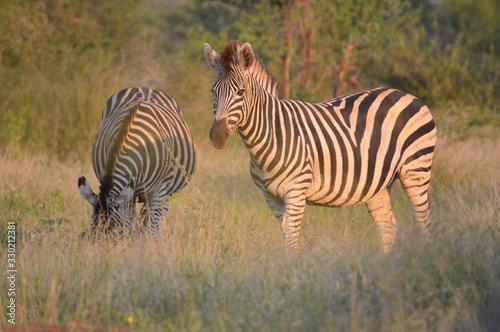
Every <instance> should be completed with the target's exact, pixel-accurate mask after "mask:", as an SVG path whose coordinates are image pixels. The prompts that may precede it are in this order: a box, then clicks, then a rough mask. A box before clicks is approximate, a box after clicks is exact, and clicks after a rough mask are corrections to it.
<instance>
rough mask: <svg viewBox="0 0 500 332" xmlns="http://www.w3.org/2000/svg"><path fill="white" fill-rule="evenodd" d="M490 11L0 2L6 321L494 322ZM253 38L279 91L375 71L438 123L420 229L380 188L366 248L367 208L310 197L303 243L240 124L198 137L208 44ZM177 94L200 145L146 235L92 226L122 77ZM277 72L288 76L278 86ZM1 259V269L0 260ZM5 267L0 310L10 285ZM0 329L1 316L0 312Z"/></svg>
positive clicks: (375, 5) (205, 107)
mask: <svg viewBox="0 0 500 332" xmlns="http://www.w3.org/2000/svg"><path fill="white" fill-rule="evenodd" d="M498 11H499V8H498V5H497V4H496V1H495V0H483V1H479V2H478V1H473V0H441V1H431V0H428V1H416V0H412V1H396V0H378V1H362V0H345V1H336V2H333V3H332V2H331V1H326V0H316V1H300V0H294V1H246V0H226V1H205V0H179V1H172V2H169V1H162V0H121V1H104V2H103V1H97V0H92V1H84V2H79V1H61V0H37V1H34V0H33V1H23V0H12V1H8V2H2V3H0V32H1V33H0V100H1V102H0V103H1V107H0V121H1V123H2V129H1V130H0V165H1V166H0V211H2V215H1V218H0V235H1V236H0V248H1V249H0V253H1V255H0V257H1V258H2V261H4V262H5V261H6V260H5V257H6V254H5V255H4V253H6V252H7V245H6V244H7V238H6V231H7V223H8V222H15V223H16V230H17V236H18V237H17V251H16V260H17V267H18V273H17V280H16V281H17V290H18V291H17V293H16V301H17V302H16V303H17V320H16V322H17V323H18V324H67V323H69V322H75V321H76V322H82V323H85V324H89V325H90V326H91V327H95V328H96V327H101V326H104V327H106V328H111V327H122V328H133V329H158V330H166V331H196V330H200V331H206V330H215V331H224V330H227V331H234V330H245V331H247V330H248V331H252V330H258V331H270V330H272V331H275V330H276V331H302V330H307V331H331V330H334V331H347V330H348V331H489V330H493V329H494V327H496V326H498V324H500V322H499V321H498V317H499V315H500V312H499V311H498V308H499V307H500V292H499V291H498V290H499V289H500V245H499V243H500V241H499V238H500V217H499V216H500V212H499V208H498V207H499V206H500V177H499V172H498V170H497V168H498V167H495V165H498V164H500V140H499V138H500V137H499V134H498V128H499V126H500V111H499V108H498V105H499V101H500V100H499V94H498V82H499V74H500V61H499V58H498V57H499V52H498V49H499V47H500V41H499V38H500V37H499V36H500V31H499V29H500V28H499V26H500V23H499V21H498V19H497V17H498V16H499V13H498ZM230 39H240V40H242V41H248V42H250V43H252V45H253V47H254V49H255V50H256V51H257V52H258V54H259V56H260V57H261V58H262V60H263V61H264V63H265V64H266V66H267V67H268V68H269V69H270V70H271V71H272V72H273V73H274V74H275V75H276V76H277V77H278V78H279V80H280V81H281V83H282V91H281V94H282V95H284V96H286V95H287V94H289V96H290V97H291V98H300V99H304V100H309V101H314V100H326V99H330V98H332V97H333V96H334V95H338V94H342V93H348V92H350V91H353V90H358V89H361V88H364V87H368V86H375V85H386V86H391V87H395V88H399V89H402V90H405V91H408V92H411V93H414V94H415V95H417V96H419V97H421V98H422V99H424V101H426V102H427V103H428V104H429V105H430V106H431V109H432V112H433V114H434V115H435V117H436V122H437V128H438V146H437V149H436V154H435V158H436V160H435V164H434V166H433V180H432V181H433V183H432V187H433V196H432V198H433V205H434V209H433V213H434V219H433V221H434V225H435V226H434V228H433V232H432V234H433V236H432V241H431V242H430V243H427V242H426V241H425V240H423V239H422V238H420V237H419V236H418V235H417V234H416V232H415V231H414V229H413V226H412V223H411V222H410V220H411V217H410V216H411V211H410V209H409V206H408V202H407V199H406V198H405V195H404V192H403V190H402V189H401V188H399V187H398V186H396V187H395V188H394V189H395V190H394V193H393V197H394V204H393V205H394V209H395V213H396V217H397V218H398V220H399V221H400V223H399V225H400V226H399V227H400V233H399V235H398V239H397V243H396V246H395V248H394V251H393V253H391V254H389V255H383V254H381V251H380V248H379V240H378V235H377V233H376V229H375V225H374V224H373V222H372V221H371V218H370V217H369V215H368V213H367V211H366V208H364V206H356V207H352V208H343V209H326V208H320V207H307V211H306V215H305V219H304V226H303V231H302V234H301V236H302V238H301V244H302V248H301V250H300V252H299V253H297V254H296V255H287V254H285V252H284V248H283V244H282V241H281V235H280V228H279V226H278V225H277V223H276V221H275V219H274V217H273V216H272V214H271V213H270V212H269V211H268V209H267V207H266V204H265V202H264V200H263V198H262V195H261V193H260V191H259V189H258V188H256V187H255V186H254V185H253V183H252V182H251V179H250V176H249V175H248V155H247V152H246V151H245V148H244V147H243V146H242V144H241V142H239V140H238V138H236V137H234V138H232V139H231V142H230V146H229V147H228V148H227V149H226V150H224V151H216V150H214V149H213V148H212V147H211V144H210V142H209V140H208V137H207V134H208V129H209V128H210V125H211V121H212V119H211V118H212V116H211V105H212V96H211V94H210V93H209V90H210V87H211V84H212V82H213V79H214V73H213V71H212V70H211V69H210V68H209V67H208V66H207V65H206V63H205V60H204V58H203V51H202V45H203V42H208V43H210V44H211V45H212V46H213V47H214V49H217V50H221V49H222V48H223V46H224V45H225V43H226V42H227V41H228V40H230ZM136 85H139V86H148V87H151V88H156V89H159V90H161V91H164V92H166V93H168V94H169V95H171V96H172V97H173V98H175V99H176V100H177V102H178V103H179V104H180V106H181V108H182V110H183V114H184V117H185V118H186V121H187V122H188V125H189V126H190V128H191V130H192V131H193V134H194V138H195V141H196V145H197V148H198V151H199V159H198V160H199V163H198V167H197V169H198V171H197V173H196V175H195V177H194V178H193V179H192V180H191V184H190V185H189V186H188V187H187V188H186V189H185V190H184V191H182V192H181V193H180V194H178V195H176V196H175V197H174V198H173V200H172V205H171V211H170V212H169V214H168V216H167V220H166V223H165V229H166V231H165V234H164V237H163V238H162V239H161V241H157V242H153V243H151V242H145V241H144V239H142V238H134V239H124V240H120V241H104V240H99V241H93V240H90V239H89V238H88V237H87V236H86V235H85V234H86V231H87V228H88V227H89V219H90V214H91V207H90V206H89V205H88V203H87V202H86V201H85V200H83V199H82V198H81V197H80V196H79V193H78V191H77V185H76V182H77V178H78V176H79V175H80V174H84V175H85V176H86V177H87V178H88V179H89V180H90V181H91V182H92V183H93V184H94V187H95V186H96V184H97V180H96V179H95V177H93V171H92V168H91V164H90V149H91V147H92V143H93V139H94V136H95V133H96V131H97V128H98V126H99V123H100V121H101V109H102V106H103V104H104V102H105V101H106V100H107V98H108V97H109V96H111V95H112V94H113V93H115V92H116V91H118V90H119V89H122V88H124V87H128V86H136ZM283 86H284V87H283ZM3 269H4V270H5V267H4V268H3ZM7 288H8V280H7V279H6V278H2V279H0V306H1V307H3V308H5V307H6V303H7V302H6V301H7V300H8V296H7V292H6V291H5V290H6V289H7ZM0 324H7V316H6V315H5V314H2V315H0Z"/></svg>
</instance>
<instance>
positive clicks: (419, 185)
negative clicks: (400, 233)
mask: <svg viewBox="0 0 500 332" xmlns="http://www.w3.org/2000/svg"><path fill="white" fill-rule="evenodd" d="M430 178H431V171H430V167H428V168H427V167H424V168H416V169H411V170H407V171H406V172H405V173H404V177H400V180H401V183H402V184H403V188H404V189H405V191H406V195H407V196H408V198H409V199H410V202H411V205H412V209H413V215H414V216H415V220H416V222H417V225H418V226H419V228H420V230H421V232H422V233H423V234H425V235H427V236H428V235H429V228H430V220H431V209H430V204H429V184H430Z"/></svg>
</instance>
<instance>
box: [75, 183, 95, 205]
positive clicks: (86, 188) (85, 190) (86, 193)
mask: <svg viewBox="0 0 500 332" xmlns="http://www.w3.org/2000/svg"><path fill="white" fill-rule="evenodd" d="M78 191H80V194H81V195H82V196H83V198H85V199H86V200H87V202H89V203H90V204H91V205H92V206H94V205H97V203H98V201H99V199H98V197H97V195H96V194H95V193H94V191H93V190H92V186H91V185H90V182H89V181H87V179H86V178H85V177H84V176H80V177H79V178H78Z"/></svg>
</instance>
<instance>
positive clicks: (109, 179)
mask: <svg viewBox="0 0 500 332" xmlns="http://www.w3.org/2000/svg"><path fill="white" fill-rule="evenodd" d="M102 118H103V119H102V123H101V126H100V128H99V130H98V132H97V136H96V138H95V142H94V147H93V152H92V164H93V167H94V172H95V174H96V176H97V179H98V180H99V182H100V192H99V194H98V195H97V194H95V193H94V192H93V191H92V188H91V186H90V183H89V182H88V181H87V179H85V177H83V176H80V178H79V179H78V189H79V191H80V193H81V194H82V196H83V197H84V198H85V199H86V200H87V201H88V202H89V203H90V204H91V205H92V206H93V208H94V213H93V215H92V218H91V222H92V229H93V230H96V229H99V230H102V231H104V232H110V231H118V232H119V233H125V231H128V232H130V231H131V230H132V229H133V226H134V225H133V224H134V223H135V222H136V221H137V218H138V217H137V214H136V212H135V202H136V201H138V202H140V203H144V207H143V209H142V210H141V220H143V221H144V223H145V226H146V227H147V230H148V232H149V233H150V234H152V235H154V236H157V235H158V234H159V230H160V228H161V224H162V222H163V219H164V217H165V215H166V213H167V212H168V208H169V203H170V202H169V197H170V195H172V194H173V193H175V192H177V191H179V190H181V189H182V188H184V186H186V184H187V183H188V180H189V178H190V177H191V175H192V174H193V173H194V171H195V167H196V151H195V146H194V143H193V138H192V136H191V132H190V130H189V128H188V126H187V124H186V123H185V122H184V119H183V118H182V114H181V110H180V108H179V106H178V105H177V103H176V102H175V101H174V100H173V99H172V98H170V97H169V96H167V95H166V94H164V93H162V92H159V91H155V90H152V89H148V88H129V89H123V90H121V91H119V92H117V93H115V94H114V95H113V96H111V98H109V100H108V101H107V102H106V104H105V105H104V108H103V115H102Z"/></svg>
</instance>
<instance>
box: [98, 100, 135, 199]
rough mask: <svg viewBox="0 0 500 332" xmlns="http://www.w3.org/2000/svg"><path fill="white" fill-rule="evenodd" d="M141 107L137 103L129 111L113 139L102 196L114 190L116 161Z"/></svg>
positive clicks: (102, 183) (101, 190)
mask: <svg viewBox="0 0 500 332" xmlns="http://www.w3.org/2000/svg"><path fill="white" fill-rule="evenodd" d="M139 105H140V104H139V103H136V104H135V105H133V106H132V107H131V108H129V109H128V110H127V112H128V114H127V115H125V117H124V118H123V120H122V124H121V126H120V127H119V128H118V132H117V133H116V135H115V137H114V139H113V144H112V145H111V149H110V151H109V159H108V162H107V163H106V173H105V175H104V178H103V181H102V182H101V186H100V194H101V195H106V196H108V195H109V192H110V191H111V188H113V173H114V169H115V166H116V161H117V159H118V155H119V154H120V149H121V147H122V145H123V142H124V141H125V137H126V136H127V133H128V132H129V129H130V125H131V124H132V121H133V120H134V117H135V115H136V114H137V111H138V110H139ZM100 200H101V198H100Z"/></svg>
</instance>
